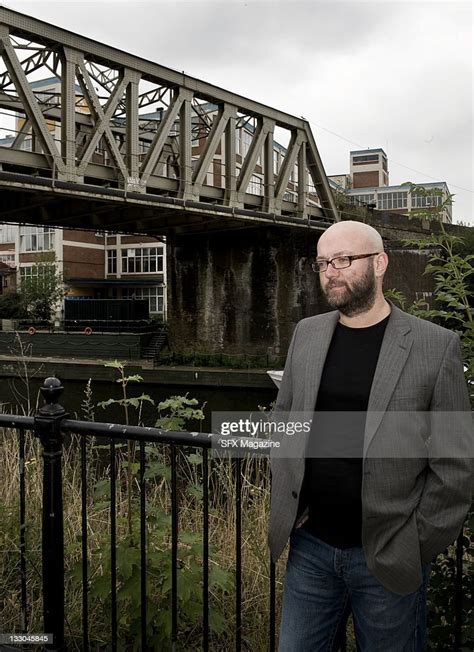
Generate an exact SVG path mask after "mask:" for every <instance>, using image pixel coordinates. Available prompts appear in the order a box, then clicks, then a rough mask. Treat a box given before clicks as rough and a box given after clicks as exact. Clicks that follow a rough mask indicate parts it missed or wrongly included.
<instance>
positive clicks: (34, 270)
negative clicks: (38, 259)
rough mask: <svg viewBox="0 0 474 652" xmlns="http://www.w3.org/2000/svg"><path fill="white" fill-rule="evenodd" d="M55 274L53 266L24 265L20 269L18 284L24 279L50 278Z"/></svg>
mask: <svg viewBox="0 0 474 652" xmlns="http://www.w3.org/2000/svg"><path fill="white" fill-rule="evenodd" d="M55 272H56V269H55V267H54V265H25V266H24V267H20V282H21V281H22V280H24V279H34V278H37V279H46V278H51V277H52V276H53V275H54V274H55Z"/></svg>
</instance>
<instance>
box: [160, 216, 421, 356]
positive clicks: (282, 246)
mask: <svg viewBox="0 0 474 652" xmlns="http://www.w3.org/2000/svg"><path fill="white" fill-rule="evenodd" d="M319 235H320V233H318V232H316V231H314V230H311V231H310V230H295V229H284V228H281V227H263V228H258V229H252V230H250V229H242V230H240V231H234V232H233V233H232V236H231V237H229V234H228V233H224V232H223V233H214V234H209V235H196V236H192V237H189V236H188V237H186V236H183V237H178V236H173V237H172V238H170V239H169V255H168V261H169V269H168V283H169V287H168V297H169V334H170V348H171V349H172V350H173V351H175V352H179V353H191V352H199V353H210V354H215V353H221V352H225V353H227V354H231V353H240V354H241V353H247V354H251V355H261V354H268V355H269V357H270V359H272V357H275V359H277V358H278V357H280V356H281V355H284V354H285V353H286V351H287V348H288V344H289V341H290V338H291V334H292V332H293V329H294V326H295V324H296V323H297V322H298V321H299V320H300V319H302V318H303V317H308V316H310V315H314V314H317V313H320V312H325V311H327V310H328V306H327V305H326V303H325V301H324V298H323V297H322V294H321V291H320V288H319V281H318V277H317V275H316V274H315V273H314V272H313V271H312V269H311V265H310V263H311V262H312V260H313V259H314V257H315V251H316V243H317V240H318V238H319ZM403 235H404V234H403ZM407 235H408V234H407ZM387 249H388V253H389V256H390V265H389V269H388V273H387V275H386V283H385V287H386V288H387V289H388V288H396V289H397V290H401V291H402V292H403V293H404V294H405V295H406V296H407V297H408V298H409V299H412V300H414V299H416V298H420V296H423V293H425V295H428V296H430V293H431V292H432V289H433V288H432V282H431V279H430V278H429V277H427V276H423V271H424V268H425V265H426V263H427V259H428V255H427V253H426V252H420V251H418V250H416V249H412V250H410V249H408V248H405V247H403V246H402V245H401V244H400V243H396V242H393V241H392V242H387Z"/></svg>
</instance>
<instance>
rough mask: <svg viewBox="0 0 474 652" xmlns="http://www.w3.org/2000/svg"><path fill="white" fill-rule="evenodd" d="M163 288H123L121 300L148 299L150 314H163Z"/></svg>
mask: <svg viewBox="0 0 474 652" xmlns="http://www.w3.org/2000/svg"><path fill="white" fill-rule="evenodd" d="M163 296H164V288H163V286H158V285H157V286H153V287H147V288H123V289H122V298H123V299H132V298H135V299H148V303H149V306H150V312H151V313H155V314H161V315H162V314H163V312H164V298H163Z"/></svg>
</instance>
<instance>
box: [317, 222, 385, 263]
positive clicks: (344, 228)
mask: <svg viewBox="0 0 474 652" xmlns="http://www.w3.org/2000/svg"><path fill="white" fill-rule="evenodd" d="M349 249H351V250H352V251H349ZM383 250H384V248H383V240H382V237H381V235H380V233H378V231H376V230H375V229H374V228H373V227H372V226H369V225H368V224H364V223H363V222H355V221H353V220H347V221H344V222H336V223H335V224H333V225H332V226H330V227H329V228H328V229H327V230H326V231H325V232H324V233H323V234H322V236H321V237H320V238H319V242H318V256H323V257H326V256H334V255H335V254H339V253H357V254H359V253H372V252H373V253H375V252H379V251H383ZM326 252H327V253H326Z"/></svg>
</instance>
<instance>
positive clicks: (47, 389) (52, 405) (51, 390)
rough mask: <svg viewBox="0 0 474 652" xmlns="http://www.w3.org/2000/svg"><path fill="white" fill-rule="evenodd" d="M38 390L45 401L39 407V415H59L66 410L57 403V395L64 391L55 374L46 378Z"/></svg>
mask: <svg viewBox="0 0 474 652" xmlns="http://www.w3.org/2000/svg"><path fill="white" fill-rule="evenodd" d="M40 390H41V394H42V396H43V398H44V403H45V404H44V405H43V407H41V408H40V409H39V414H40V415H41V416H49V417H52V416H60V415H62V414H64V413H65V412H66V410H65V409H64V408H63V407H62V405H59V397H60V396H61V394H62V393H63V391H64V387H63V385H62V383H61V381H60V380H59V378H56V377H55V376H51V377H50V378H46V380H45V381H44V383H43V386H42V387H40Z"/></svg>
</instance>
